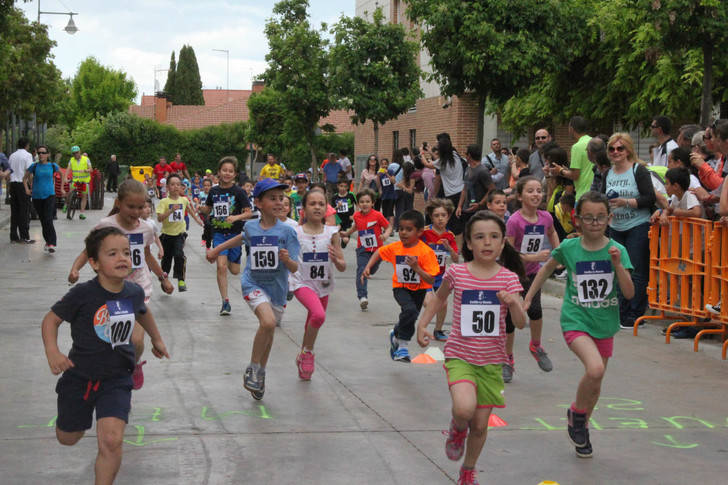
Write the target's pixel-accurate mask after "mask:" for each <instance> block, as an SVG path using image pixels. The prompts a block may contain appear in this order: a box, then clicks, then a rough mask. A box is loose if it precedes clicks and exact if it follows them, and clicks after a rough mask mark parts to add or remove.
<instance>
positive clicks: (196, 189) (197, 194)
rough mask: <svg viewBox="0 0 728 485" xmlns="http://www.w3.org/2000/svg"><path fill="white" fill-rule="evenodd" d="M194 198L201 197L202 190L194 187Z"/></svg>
mask: <svg viewBox="0 0 728 485" xmlns="http://www.w3.org/2000/svg"><path fill="white" fill-rule="evenodd" d="M192 196H193V197H199V196H200V189H199V188H197V187H192Z"/></svg>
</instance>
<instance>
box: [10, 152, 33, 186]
mask: <svg viewBox="0 0 728 485" xmlns="http://www.w3.org/2000/svg"><path fill="white" fill-rule="evenodd" d="M8 165H10V169H11V170H12V171H13V173H11V174H10V181H11V182H22V181H23V177H25V171H26V170H28V168H29V167H30V166H31V165H33V155H31V154H30V152H28V151H27V150H25V149H24V148H20V149H18V150H16V151H14V152H13V153H12V154H10V158H8Z"/></svg>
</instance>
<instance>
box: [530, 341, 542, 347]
mask: <svg viewBox="0 0 728 485" xmlns="http://www.w3.org/2000/svg"><path fill="white" fill-rule="evenodd" d="M531 346H532V347H536V348H538V347H541V341H540V340H531Z"/></svg>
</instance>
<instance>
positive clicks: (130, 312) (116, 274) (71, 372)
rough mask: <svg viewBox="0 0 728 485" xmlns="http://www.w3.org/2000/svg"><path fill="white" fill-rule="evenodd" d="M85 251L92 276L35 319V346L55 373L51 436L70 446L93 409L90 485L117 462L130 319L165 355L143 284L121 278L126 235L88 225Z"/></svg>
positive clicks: (109, 477)
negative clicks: (64, 328) (67, 332)
mask: <svg viewBox="0 0 728 485" xmlns="http://www.w3.org/2000/svg"><path fill="white" fill-rule="evenodd" d="M86 253H87V254H88V259H89V264H90V265H91V267H92V268H93V269H94V271H96V273H97V277H96V278H94V279H92V280H90V281H87V282H86V283H81V284H78V285H76V286H74V287H73V288H71V290H70V291H69V292H68V293H66V295H65V296H64V297H63V298H62V299H61V300H60V301H58V302H57V303H56V304H55V305H53V307H52V308H51V311H50V312H48V313H47V314H46V316H45V318H43V324H42V333H43V345H44V346H45V353H46V357H47V358H48V365H49V367H50V369H51V372H52V373H53V374H54V375H58V374H60V373H61V372H63V375H62V376H61V378H60V379H59V380H58V383H57V384H56V392H57V393H58V418H57V420H56V437H57V438H58V441H59V442H60V443H61V444H64V445H74V444H76V443H77V442H78V441H79V440H80V439H81V438H82V437H83V435H84V433H85V432H86V430H87V429H90V428H91V426H92V417H93V414H94V412H95V413H96V432H97V434H98V446H99V451H98V455H97V457H96V467H95V470H96V483H111V482H113V480H114V477H115V476H116V473H117V472H118V471H119V467H120V466H121V446H122V440H123V435H124V427H125V426H126V423H127V422H128V420H129V411H130V410H131V389H132V379H131V374H132V371H133V370H134V364H135V355H134V346H133V345H132V343H131V333H132V330H133V329H134V325H135V324H136V322H138V323H139V324H140V325H141V326H142V327H143V328H144V330H146V331H147V333H148V334H149V336H150V337H151V339H152V346H153V348H152V353H153V354H154V355H155V356H157V357H158V358H162V357H167V358H169V354H168V353H167V348H166V346H165V345H164V342H163V341H162V337H161V336H160V334H159V330H158V329H157V325H156V323H155V322H154V317H153V316H152V313H151V312H150V311H149V310H148V309H147V307H146V305H145V304H144V290H142V288H141V287H140V286H139V285H137V284H136V283H131V282H129V281H125V279H124V278H125V277H126V276H127V275H128V274H129V272H130V271H131V252H130V249H129V239H128V238H127V236H126V235H125V234H124V233H123V232H121V231H120V230H119V229H117V228H115V227H103V228H100V229H94V230H93V231H91V233H90V234H89V235H88V236H87V237H86ZM64 320H65V321H67V322H70V324H71V338H72V340H73V345H72V346H71V351H70V352H69V353H68V356H65V355H64V354H63V353H62V352H61V351H60V350H59V348H58V327H59V326H60V325H61V323H63V321H64Z"/></svg>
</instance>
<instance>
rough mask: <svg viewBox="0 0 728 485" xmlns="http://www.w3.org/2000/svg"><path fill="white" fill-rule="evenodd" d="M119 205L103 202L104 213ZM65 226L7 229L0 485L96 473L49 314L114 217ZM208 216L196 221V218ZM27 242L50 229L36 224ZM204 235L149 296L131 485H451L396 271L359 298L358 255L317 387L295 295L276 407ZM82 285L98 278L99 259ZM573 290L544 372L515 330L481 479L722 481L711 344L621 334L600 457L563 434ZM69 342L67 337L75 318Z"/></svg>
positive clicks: (549, 344)
mask: <svg viewBox="0 0 728 485" xmlns="http://www.w3.org/2000/svg"><path fill="white" fill-rule="evenodd" d="M109 205H110V200H109V199H107V208H108V207H109ZM91 214H92V215H91V217H89V220H87V221H85V222H81V221H78V220H76V221H73V222H68V221H66V220H65V219H59V220H58V222H57V226H56V227H57V229H58V233H59V251H58V253H56V255H54V256H49V255H45V254H43V253H42V244H40V243H39V244H36V245H34V246H20V245H10V244H9V243H8V236H7V234H8V229H7V227H6V228H4V229H2V230H0V268H2V270H1V271H0V281H1V282H2V283H0V285H1V287H2V289H3V291H1V292H0V308H2V310H3V313H2V317H0V322H1V323H0V332H2V339H1V340H0V355H2V356H3V357H4V358H3V366H2V371H0V407H1V408H2V409H3V410H4V412H3V413H2V415H1V416H0V477H2V478H0V483H3V484H41V483H49V482H51V483H54V484H58V485H61V484H79V483H91V482H92V478H93V459H94V456H95V453H96V440H95V439H94V432H93V430H91V432H90V433H89V434H88V436H87V437H86V438H84V439H83V440H81V442H80V443H79V444H78V445H76V446H75V447H73V448H66V447H62V446H61V445H59V444H57V443H56V441H55V438H54V432H53V426H54V424H53V423H54V416H55V393H54V385H55V381H56V378H55V377H53V376H52V375H51V374H50V372H49V371H48V366H47V364H46V360H45V356H44V353H43V348H42V342H41V338H40V322H41V319H42V317H43V315H44V314H45V312H46V311H47V310H48V308H49V307H50V306H51V305H52V304H53V302H55V301H56V300H57V299H58V298H59V297H60V296H62V295H63V294H64V293H65V292H66V290H67V289H68V285H67V284H66V282H65V277H66V274H67V272H68V269H69V267H70V264H71V261H72V259H73V258H74V257H75V256H76V255H77V254H78V252H79V250H80V248H81V246H82V239H83V237H84V236H85V234H86V232H87V231H88V229H89V228H90V227H91V226H92V225H93V223H94V222H95V221H96V220H98V219H99V218H100V217H101V213H100V212H98V211H97V212H92V213H91ZM193 224H194V223H193ZM31 234H32V237H34V238H35V239H37V240H40V239H41V234H40V227H39V224H38V222H37V221H33V223H32V225H31ZM199 234H200V230H199V228H198V227H193V228H192V230H191V236H190V239H189V243H188V246H187V255H188V266H189V277H188V280H187V282H188V285H189V291H188V292H187V293H185V294H178V293H175V294H173V295H171V296H166V295H162V294H161V291H158V290H157V289H155V294H154V296H153V297H152V302H151V304H150V306H151V308H152V310H153V312H154V315H155V316H156V319H157V323H158V325H159V327H160V329H161V332H162V334H163V336H164V338H165V340H166V342H167V346H168V348H169V350H170V352H171V354H172V360H171V361H164V362H162V361H158V360H156V359H154V358H153V357H152V356H151V355H146V358H147V359H149V364H148V365H147V366H146V367H145V369H146V385H145V386H144V388H143V389H142V390H141V391H138V392H135V394H134V396H133V410H132V416H131V417H130V423H129V426H128V427H127V429H126V436H125V438H126V442H125V445H124V461H123V464H122V468H121V471H120V473H119V476H118V479H117V483H119V484H147V483H149V484H155V485H164V484H232V483H251V484H269V483H270V484H293V483H296V484H334V483H351V484H398V485H401V484H418V485H419V484H447V483H452V482H454V480H455V479H456V477H457V471H458V468H459V465H458V464H456V463H453V462H450V461H449V460H448V459H447V458H446V457H445V454H444V450H443V444H444V437H443V436H442V434H441V430H443V429H445V428H446V427H447V425H448V422H449V411H450V409H449V408H450V399H449V396H448V393H447V387H446V383H445V379H444V375H443V374H444V373H443V371H442V368H441V366H440V365H414V364H412V365H405V364H401V363H395V362H392V361H391V360H390V359H389V356H388V353H387V351H386V334H387V331H388V328H389V325H390V324H391V323H392V322H393V321H394V318H395V317H396V314H397V311H398V310H397V307H396V304H395V303H394V301H393V299H392V297H391V290H390V286H389V278H390V275H391V271H390V270H388V269H383V270H382V271H381V272H380V273H379V274H378V275H377V277H376V278H375V279H374V281H373V283H372V284H371V290H370V291H371V294H370V296H371V300H372V303H371V304H370V308H371V309H370V311H369V312H367V313H362V312H360V311H359V309H358V305H357V303H356V301H355V298H354V296H355V295H354V288H353V270H354V268H353V266H352V265H353V259H354V258H353V250H352V249H351V248H347V250H346V254H347V258H348V261H349V265H350V266H349V269H348V270H347V271H346V273H345V274H344V275H343V276H339V277H338V279H337V288H336V291H335V294H334V297H333V298H332V299H331V303H330V307H329V316H328V319H327V322H326V323H325V325H324V327H323V329H322V332H321V333H320V336H319V341H318V345H317V368H316V373H315V374H314V377H313V380H312V381H311V382H301V381H299V379H298V377H297V373H296V369H295V365H294V358H295V356H296V353H297V350H298V346H299V343H300V340H301V337H302V328H303V324H302V322H303V319H304V311H303V307H302V306H301V305H299V304H298V303H297V302H295V301H294V302H292V303H291V304H289V307H288V310H287V311H286V314H285V317H284V321H283V327H282V328H281V329H279V330H277V332H276V339H275V344H274V348H273V352H272V356H271V361H270V364H269V368H268V373H267V377H268V379H267V382H266V394H265V398H264V400H263V401H261V402H258V401H254V400H253V399H252V398H251V397H250V395H249V394H248V392H246V391H245V390H244V389H243V388H242V380H241V376H242V371H243V368H244V366H245V365H246V364H247V362H248V360H249V357H250V349H251V343H252V338H253V335H254V331H255V328H256V325H257V323H256V321H255V319H254V318H253V316H252V314H251V312H250V311H249V310H248V309H247V307H246V306H245V305H244V303H243V301H242V298H241V296H240V287H239V285H238V284H237V283H236V281H235V279H232V280H231V284H230V288H231V300H232V305H233V314H232V316H230V317H220V316H218V314H217V312H218V310H219V301H218V298H219V297H218V294H217V287H216V284H215V272H214V269H213V267H212V266H210V265H208V264H207V263H205V262H204V258H203V250H202V248H201V246H200V245H199V244H198V243H197V241H198V240H199ZM84 271H85V272H84V273H83V274H82V278H90V277H91V271H90V270H89V269H88V267H87V268H86V269H85V270H84ZM559 305H560V299H559V298H556V297H545V299H544V307H545V321H546V325H545V327H546V328H545V335H544V345H545V347H546V349H547V350H548V351H549V352H550V355H551V357H552V359H553V361H554V366H555V369H554V371H553V372H551V373H549V374H546V373H543V372H541V371H540V370H539V369H538V367H537V366H536V363H535V361H534V360H533V359H532V358H531V357H530V356H529V355H528V350H527V342H528V335H527V332H524V331H521V332H520V333H519V334H518V335H517V339H516V359H517V363H516V371H517V372H516V376H515V379H514V382H513V383H512V384H510V385H508V386H507V388H506V389H507V391H506V400H507V404H508V407H507V408H505V409H502V410H498V411H497V414H498V416H499V417H501V418H502V419H503V420H504V421H505V422H507V426H503V427H498V428H491V431H490V436H489V438H488V442H487V443H486V448H485V451H484V453H483V455H482V456H481V458H480V461H479V463H478V468H479V470H480V477H481V483H484V484H485V483H490V484H501V483H510V484H518V485H520V484H534V485H535V484H537V483H539V482H540V481H542V480H553V481H556V482H558V483H560V484H561V485H565V484H592V483H593V484H606V483H609V484H614V483H618V484H685V483H701V484H718V483H725V476H726V459H727V458H728V407H727V406H726V403H727V402H728V392H726V387H725V386H726V384H725V383H726V382H727V381H728V363H727V362H724V361H721V360H720V358H719V357H720V356H719V349H718V347H717V346H715V345H710V344H706V345H703V347H702V348H701V351H700V352H699V353H697V354H696V353H693V352H692V349H691V346H690V345H689V343H688V342H686V341H676V342H674V343H673V344H671V345H665V344H664V343H663V340H662V337H660V335H659V328H657V327H650V328H647V329H646V330H644V331H643V332H641V334H640V336H639V337H637V338H635V337H632V336H631V334H630V335H628V334H627V333H621V334H620V335H618V337H617V342H616V346H615V347H616V352H615V358H614V359H613V361H612V362H610V365H609V371H608V373H607V377H606V381H605V384H604V389H603V397H602V400H601V401H600V407H599V409H598V410H597V411H596V412H595V414H594V422H593V423H592V429H593V431H592V441H593V445H594V449H595V456H594V458H593V459H591V460H581V459H578V458H576V457H575V456H574V452H573V448H572V447H571V446H570V445H569V444H568V441H567V438H566V432H565V431H564V421H565V406H566V405H568V404H569V403H570V402H571V401H572V400H573V395H574V392H575V388H576V383H577V382H578V379H579V377H580V376H581V372H582V369H581V366H580V364H579V362H578V361H577V359H576V358H575V357H574V356H573V354H571V353H570V352H569V351H568V349H567V348H566V345H565V344H564V343H563V341H562V339H561V337H560V333H559V331H558V311H559ZM60 343H61V347H62V348H65V349H68V348H69V345H70V337H69V327H68V325H64V326H62V332H61V338H60Z"/></svg>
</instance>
